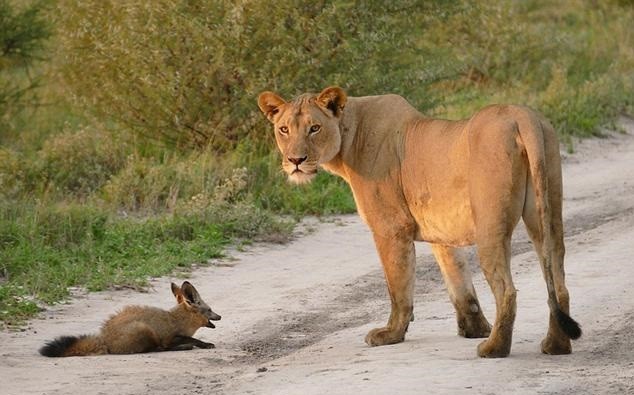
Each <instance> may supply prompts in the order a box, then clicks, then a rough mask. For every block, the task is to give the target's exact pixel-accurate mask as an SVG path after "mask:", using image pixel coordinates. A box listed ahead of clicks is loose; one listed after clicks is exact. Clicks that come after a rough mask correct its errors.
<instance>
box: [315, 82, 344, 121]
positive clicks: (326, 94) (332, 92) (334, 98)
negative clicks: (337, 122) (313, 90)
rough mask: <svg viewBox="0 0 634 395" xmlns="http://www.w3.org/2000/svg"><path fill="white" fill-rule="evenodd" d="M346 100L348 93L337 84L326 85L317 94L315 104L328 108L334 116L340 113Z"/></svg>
mask: <svg viewBox="0 0 634 395" xmlns="http://www.w3.org/2000/svg"><path fill="white" fill-rule="evenodd" d="M347 100H348V95H346V92H344V90H343V89H341V88H339V87H338V86H331V87H328V88H326V89H324V90H323V91H321V93H320V94H319V95H318V96H317V104H319V105H320V106H322V107H324V108H326V109H328V110H330V112H331V113H332V115H334V116H335V117H338V116H340V115H341V112H342V111H343V108H344V107H345V106H346V101H347Z"/></svg>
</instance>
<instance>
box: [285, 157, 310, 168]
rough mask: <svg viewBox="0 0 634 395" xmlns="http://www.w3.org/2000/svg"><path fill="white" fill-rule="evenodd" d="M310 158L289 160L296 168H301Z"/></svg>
mask: <svg viewBox="0 0 634 395" xmlns="http://www.w3.org/2000/svg"><path fill="white" fill-rule="evenodd" d="M307 158H308V157H307V156H304V157H303V158H288V161H289V162H291V163H292V164H294V165H295V166H299V165H301V164H302V162H304V161H305V160H306V159H307Z"/></svg>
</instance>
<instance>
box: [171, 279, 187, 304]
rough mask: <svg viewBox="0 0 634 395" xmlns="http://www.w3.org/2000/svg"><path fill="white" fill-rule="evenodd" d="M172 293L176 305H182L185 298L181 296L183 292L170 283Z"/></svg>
mask: <svg viewBox="0 0 634 395" xmlns="http://www.w3.org/2000/svg"><path fill="white" fill-rule="evenodd" d="M172 293H173V294H174V297H175V298H176V303H178V304H181V303H183V301H184V300H185V296H183V290H182V289H180V287H179V286H178V285H176V284H174V283H172Z"/></svg>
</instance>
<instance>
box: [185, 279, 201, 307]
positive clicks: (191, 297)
mask: <svg viewBox="0 0 634 395" xmlns="http://www.w3.org/2000/svg"><path fill="white" fill-rule="evenodd" d="M181 290H182V291H183V296H184V297H185V299H187V301H188V302H189V303H190V304H191V303H197V302H199V301H200V295H199V294H198V291H196V288H194V286H193V285H191V283H190V282H189V281H185V282H183V285H181Z"/></svg>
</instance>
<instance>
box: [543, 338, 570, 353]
mask: <svg viewBox="0 0 634 395" xmlns="http://www.w3.org/2000/svg"><path fill="white" fill-rule="evenodd" d="M542 352H543V353H544V354H548V355H564V354H570V353H571V352H572V345H571V344H570V339H563V340H561V339H560V340H554V339H553V338H552V337H549V336H547V337H546V338H545V339H544V340H542Z"/></svg>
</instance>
